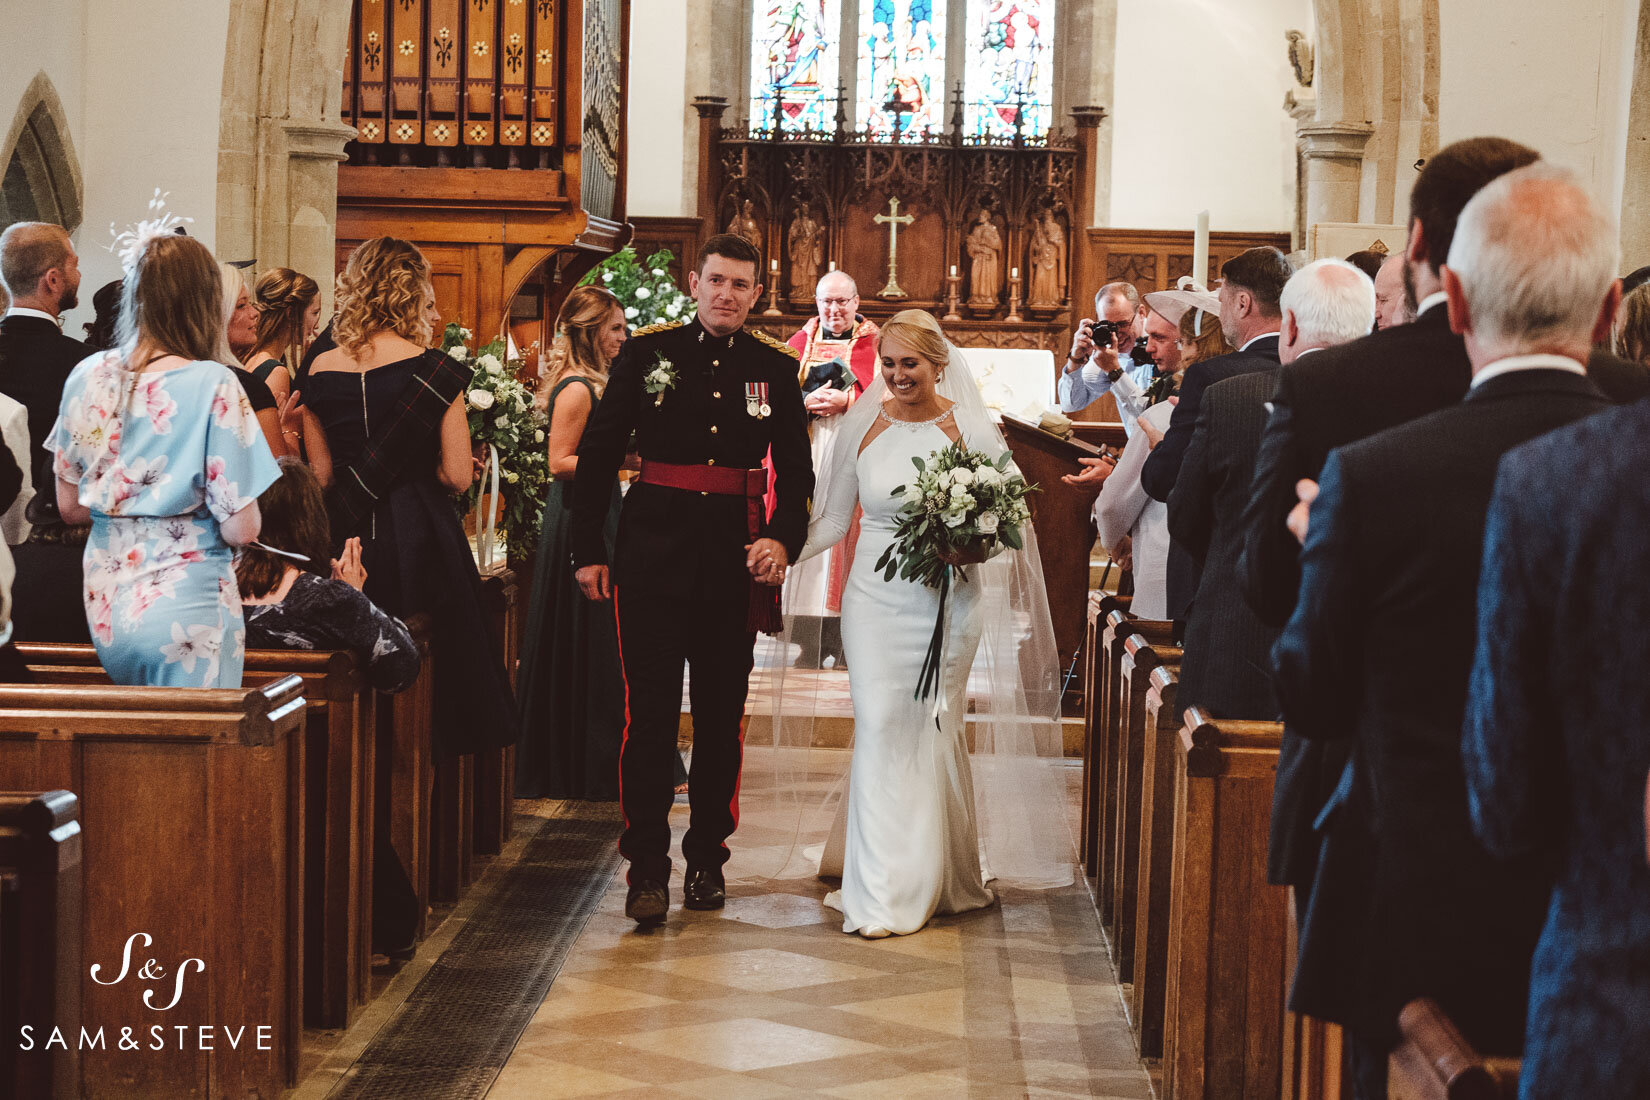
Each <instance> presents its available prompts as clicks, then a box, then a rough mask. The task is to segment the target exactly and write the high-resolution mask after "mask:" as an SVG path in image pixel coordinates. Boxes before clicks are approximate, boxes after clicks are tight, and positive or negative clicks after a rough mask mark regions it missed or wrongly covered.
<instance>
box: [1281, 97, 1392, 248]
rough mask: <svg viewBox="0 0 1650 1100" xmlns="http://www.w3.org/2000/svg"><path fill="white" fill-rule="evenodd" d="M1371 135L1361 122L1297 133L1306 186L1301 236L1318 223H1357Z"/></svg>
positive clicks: (1317, 125) (1308, 127) (1307, 127)
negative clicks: (1366, 154)
mask: <svg viewBox="0 0 1650 1100" xmlns="http://www.w3.org/2000/svg"><path fill="white" fill-rule="evenodd" d="M1374 132H1375V128H1374V127H1373V126H1370V125H1369V124H1368V123H1363V122H1319V123H1313V124H1311V125H1302V126H1301V127H1300V128H1299V129H1298V131H1297V135H1298V137H1297V141H1298V148H1299V149H1300V155H1301V158H1302V161H1303V164H1304V167H1305V181H1304V182H1305V185H1306V194H1305V196H1304V198H1303V200H1302V201H1301V204H1300V205H1301V207H1302V209H1303V210H1304V212H1305V216H1304V224H1303V226H1302V231H1303V233H1304V232H1306V231H1308V230H1310V228H1311V227H1312V226H1314V225H1316V224H1318V223H1319V222H1355V221H1357V220H1358V199H1359V193H1360V189H1361V188H1362V186H1363V167H1364V146H1365V145H1367V144H1368V143H1369V138H1370V135H1371V134H1373V133H1374ZM1301 243H1302V245H1303V246H1304V245H1305V244H1306V241H1304V240H1303V241H1302V242H1301Z"/></svg>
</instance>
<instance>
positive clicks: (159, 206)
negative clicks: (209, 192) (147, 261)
mask: <svg viewBox="0 0 1650 1100" xmlns="http://www.w3.org/2000/svg"><path fill="white" fill-rule="evenodd" d="M170 194H171V192H170V191H162V190H161V189H160V188H158V187H157V188H155V197H154V198H152V199H150V200H149V216H148V217H147V218H146V219H144V220H142V221H139V222H135V223H133V224H132V225H130V226H127V227H126V229H125V230H124V231H122V232H116V231H115V226H114V223H113V222H110V223H109V232H110V233H111V234H112V235H113V236H114V238H115V240H114V243H113V244H111V245H110V246H109V251H110V252H113V253H114V254H115V255H116V256H119V257H120V266H121V269H122V270H123V271H124V272H125V273H126V275H127V277H128V278H130V277H131V276H132V274H133V273H134V272H135V271H136V270H137V262H138V260H139V258H141V257H142V256H143V253H144V250H145V249H147V248H148V247H149V243H150V242H151V241H153V240H154V239H155V238H157V237H166V236H170V235H172V234H174V233H177V232H179V231H180V230H181V229H182V228H183V226H184V225H185V224H187V223H191V222H193V221H194V220H195V219H194V218H180V217H179V216H178V215H176V214H170V213H167V210H166V198H167V196H168V195H170Z"/></svg>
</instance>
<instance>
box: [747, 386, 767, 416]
mask: <svg viewBox="0 0 1650 1100" xmlns="http://www.w3.org/2000/svg"><path fill="white" fill-rule="evenodd" d="M745 414H746V415H747V416H754V417H756V419H758V420H762V419H764V418H766V417H769V416H772V415H773V407H772V406H771V405H769V404H768V384H767V383H766V382H746V383H745Z"/></svg>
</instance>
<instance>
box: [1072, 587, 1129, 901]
mask: <svg viewBox="0 0 1650 1100" xmlns="http://www.w3.org/2000/svg"><path fill="white" fill-rule="evenodd" d="M1131 602H1133V601H1132V598H1131V597H1129V596H1113V595H1111V594H1109V593H1106V592H1090V593H1089V607H1088V618H1087V620H1086V625H1085V628H1084V633H1083V778H1082V810H1081V821H1080V824H1079V827H1078V831H1077V855H1078V858H1079V859H1080V860H1081V861H1082V863H1083V873H1084V874H1086V875H1088V876H1089V877H1090V878H1093V877H1094V875H1095V873H1096V871H1097V870H1098V869H1099V852H1098V850H1097V841H1096V840H1095V836H1096V834H1097V831H1098V824H1097V821H1096V818H1095V814H1096V811H1097V807H1098V805H1099V795H1100V786H1099V778H1098V773H1099V772H1100V771H1101V770H1103V762H1102V761H1101V760H1100V758H1099V754H1098V750H1099V748H1100V746H1101V745H1102V744H1103V740H1102V738H1101V736H1100V731H1101V730H1102V729H1104V728H1105V714H1104V711H1105V681H1106V670H1107V668H1108V665H1109V662H1110V659H1111V651H1110V647H1111V646H1112V645H1113V644H1114V642H1115V637H1116V630H1115V629H1113V627H1112V615H1113V613H1114V612H1116V613H1117V614H1118V620H1117V621H1118V622H1123V621H1126V620H1127V619H1128V617H1129V614H1128V606H1129V604H1130V603H1131Z"/></svg>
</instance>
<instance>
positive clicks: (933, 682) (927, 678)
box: [912, 565, 951, 720]
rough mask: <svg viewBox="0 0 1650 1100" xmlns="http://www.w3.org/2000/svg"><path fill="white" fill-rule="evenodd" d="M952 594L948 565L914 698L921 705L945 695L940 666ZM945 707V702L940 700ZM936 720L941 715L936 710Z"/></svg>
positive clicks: (943, 575) (942, 576)
mask: <svg viewBox="0 0 1650 1100" xmlns="http://www.w3.org/2000/svg"><path fill="white" fill-rule="evenodd" d="M950 594H951V567H950V566H949V565H947V566H946V567H945V569H944V571H942V572H941V573H940V610H939V613H938V614H937V615H935V616H934V636H933V637H931V638H930V639H928V654H927V656H925V657H923V659H922V670H921V671H920V672H918V673H917V690H916V694H914V695H913V696H912V698H913V699H915V700H917V701H918V702H919V703H920V702H922V701H923V700H924V699H926V698H928V696H929V693H930V692H933V693H943V692H944V689H943V688H942V687H940V666H941V664H942V663H943V661H944V659H945V602H946V597H947V596H949V595H950ZM940 703H941V705H943V703H944V700H943V699H941V700H940ZM934 717H935V719H936V720H938V718H939V713H938V711H937V710H936V712H935V715H934Z"/></svg>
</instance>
